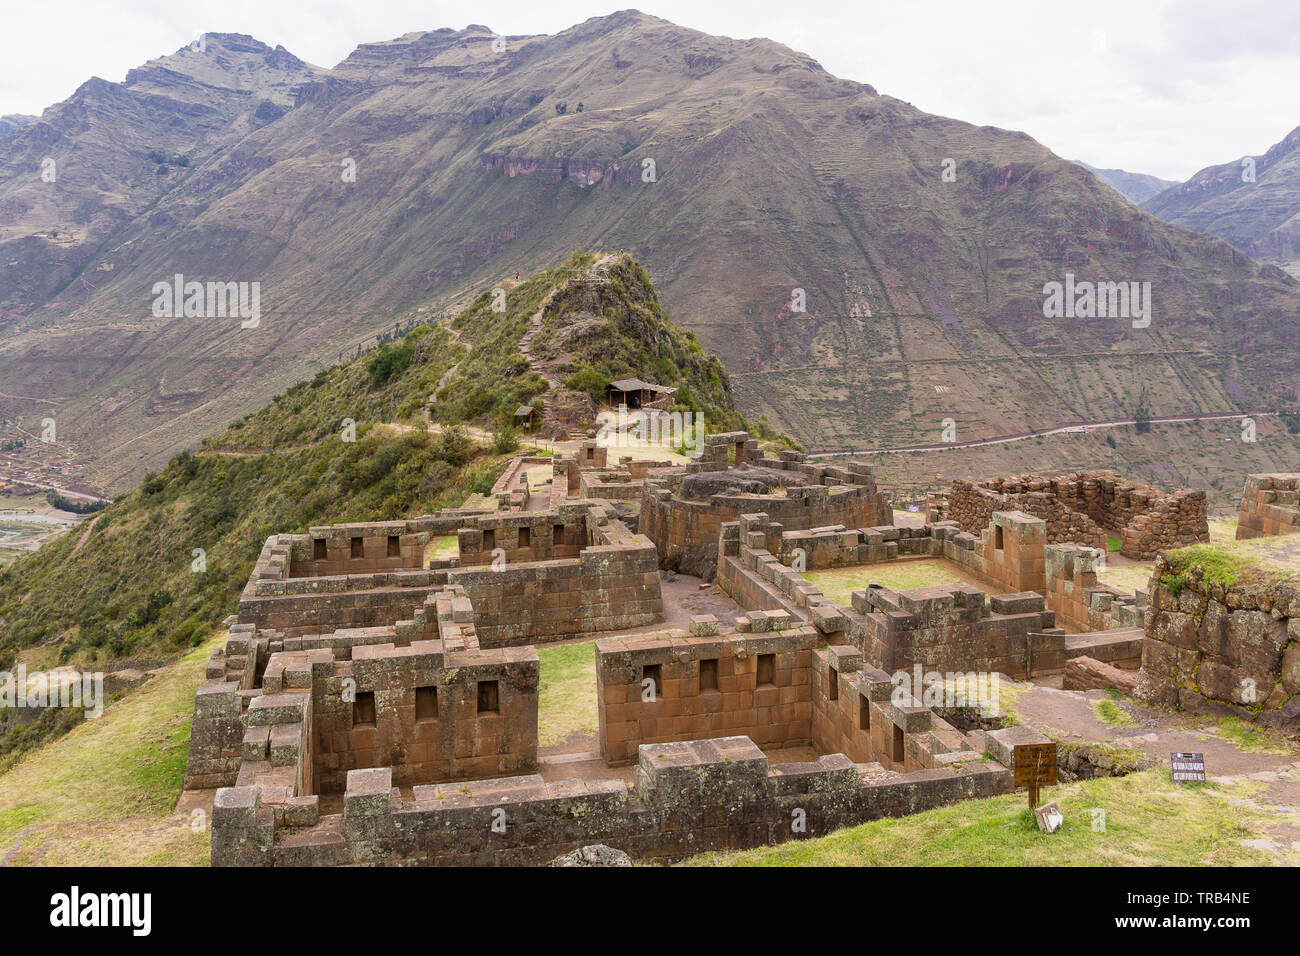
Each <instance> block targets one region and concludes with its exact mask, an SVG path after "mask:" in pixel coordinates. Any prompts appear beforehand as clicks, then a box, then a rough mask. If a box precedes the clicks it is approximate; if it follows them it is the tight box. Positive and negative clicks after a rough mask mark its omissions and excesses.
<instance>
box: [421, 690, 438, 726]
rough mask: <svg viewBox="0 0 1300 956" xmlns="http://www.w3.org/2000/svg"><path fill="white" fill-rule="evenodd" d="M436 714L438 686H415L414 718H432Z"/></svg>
mask: <svg viewBox="0 0 1300 956" xmlns="http://www.w3.org/2000/svg"><path fill="white" fill-rule="evenodd" d="M437 716H438V688H437V687H417V688H416V689H415V719H416V720H433V719H434V718H436V717H437Z"/></svg>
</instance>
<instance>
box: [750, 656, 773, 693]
mask: <svg viewBox="0 0 1300 956" xmlns="http://www.w3.org/2000/svg"><path fill="white" fill-rule="evenodd" d="M754 682H755V684H757V685H758V686H759V687H774V686H776V655H775V654H759V655H758V672H757V675H756V677H755V681H754Z"/></svg>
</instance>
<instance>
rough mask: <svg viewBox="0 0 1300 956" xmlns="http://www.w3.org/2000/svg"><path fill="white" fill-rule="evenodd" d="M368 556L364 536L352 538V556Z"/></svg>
mask: <svg viewBox="0 0 1300 956" xmlns="http://www.w3.org/2000/svg"><path fill="white" fill-rule="evenodd" d="M365 556H366V544H365V540H364V539H363V538H353V539H352V557H354V558H364V557H365Z"/></svg>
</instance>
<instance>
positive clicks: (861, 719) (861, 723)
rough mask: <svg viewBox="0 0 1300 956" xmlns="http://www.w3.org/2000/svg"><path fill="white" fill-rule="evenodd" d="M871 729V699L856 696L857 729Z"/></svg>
mask: <svg viewBox="0 0 1300 956" xmlns="http://www.w3.org/2000/svg"><path fill="white" fill-rule="evenodd" d="M870 729H871V700H870V699H869V698H867V697H859V698H858V730H870Z"/></svg>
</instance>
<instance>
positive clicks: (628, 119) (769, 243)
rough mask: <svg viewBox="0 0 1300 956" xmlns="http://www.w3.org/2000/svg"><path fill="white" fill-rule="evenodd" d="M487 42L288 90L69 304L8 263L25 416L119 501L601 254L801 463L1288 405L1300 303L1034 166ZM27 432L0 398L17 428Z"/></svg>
mask: <svg viewBox="0 0 1300 956" xmlns="http://www.w3.org/2000/svg"><path fill="white" fill-rule="evenodd" d="M494 39H495V38H494V37H493V35H491V34H490V32H488V31H487V29H486V28H478V27H475V28H471V29H467V30H462V31H450V30H442V31H429V32H415V33H411V34H407V35H406V36H404V37H401V38H398V39H396V40H391V41H383V42H379V43H372V44H362V45H360V46H358V48H357V49H356V50H355V51H354V52H353V53H352V54H350V55H349V57H347V58H345V59H344V60H343V61H342V62H341V63H340V64H338V65H337V66H336V67H334V68H333V69H331V70H329V71H319V70H315V69H314V68H313V69H312V70H305V69H304V70H300V71H298V72H297V73H292V74H291V78H292V79H294V80H295V81H296V82H295V83H292V84H288V83H286V84H285V88H286V92H285V95H289V96H291V98H292V100H293V105H292V106H291V107H290V108H288V109H287V110H286V111H285V112H284V113H283V114H282V115H278V116H274V117H271V118H269V119H268V120H267V121H266V122H258V121H256V119H255V113H256V106H253V105H252V104H251V99H252V97H251V96H250V95H248V94H240V96H239V103H240V105H241V106H243V107H244V112H242V113H240V114H239V115H240V116H241V117H242V118H243V119H242V122H243V124H244V125H243V126H242V127H241V129H240V131H239V133H238V134H232V135H230V136H229V137H227V139H221V140H220V143H219V145H215V146H213V145H210V144H208V141H206V140H205V141H204V142H205V150H204V152H203V153H202V155H198V154H197V153H196V155H195V158H194V160H193V161H192V164H191V165H190V166H189V167H176V166H168V167H166V169H167V172H166V173H165V174H164V177H163V178H165V179H168V180H169V181H170V182H171V183H172V185H171V187H170V188H169V189H167V190H158V194H157V195H156V196H154V197H153V198H151V199H150V201H149V203H148V205H147V211H145V210H144V209H142V210H141V211H139V212H132V214H130V215H127V216H124V217H123V218H122V219H121V220H120V221H117V222H115V223H114V224H113V228H112V229H109V230H105V231H106V232H110V233H111V239H105V240H103V241H102V242H101V243H99V244H98V245H96V246H95V247H94V248H93V249H90V248H85V247H84V245H83V244H79V243H77V242H76V231H75V228H74V230H73V235H74V241H73V244H72V245H73V248H71V249H70V251H68V252H67V253H65V260H66V261H65V263H64V266H63V268H64V271H63V272H62V273H61V274H60V276H61V279H64V280H66V281H63V283H62V284H61V285H58V286H57V288H55V289H46V288H44V287H41V285H40V279H41V277H45V276H48V275H50V274H51V273H50V269H49V268H44V267H45V266H47V265H48V263H43V262H42V260H41V256H42V255H49V248H50V247H51V244H52V241H51V240H50V239H49V238H48V237H45V238H41V237H38V236H36V235H35V234H29V235H24V236H17V237H10V238H9V240H8V241H4V242H0V254H5V255H7V256H10V257H14V258H15V259H16V261H18V262H19V263H23V262H24V261H26V260H24V259H23V258H22V257H21V256H19V255H18V254H17V252H18V250H20V249H27V247H28V246H31V247H32V249H33V250H36V251H33V252H30V253H28V259H29V260H30V261H31V262H32V263H34V264H33V265H32V267H31V268H30V269H28V268H24V267H22V266H21V265H20V268H19V273H18V275H19V278H18V281H14V280H12V279H6V280H3V281H0V301H3V302H5V303H6V305H7V306H8V311H7V312H6V313H4V315H5V316H6V318H4V319H0V321H3V322H5V323H6V326H5V327H4V328H3V329H0V336H3V340H0V375H3V376H4V377H5V379H6V381H11V382H13V383H14V387H13V388H6V389H5V391H6V392H11V393H12V394H17V395H32V396H36V397H42V398H47V399H58V400H60V405H59V407H58V414H57V417H58V420H59V422H60V432H61V434H66V435H67V436H68V438H67V440H68V441H69V442H71V443H73V445H74V447H76V448H77V450H78V451H79V452H80V453H81V454H82V456H83V459H84V461H85V462H86V463H87V468H88V473H89V474H90V475H92V476H93V477H95V478H96V479H97V480H98V481H99V482H101V483H102V484H103V485H104V486H107V487H124V486H129V484H130V483H131V481H132V480H134V479H135V478H137V477H138V476H139V475H140V474H141V473H142V471H143V470H144V469H146V468H148V467H149V466H150V464H151V463H153V462H157V461H159V460H161V459H164V458H165V457H166V456H167V455H169V454H172V453H174V452H175V451H177V450H179V449H180V448H183V447H185V446H186V445H187V444H189V443H192V442H193V441H194V440H195V438H197V437H199V436H201V435H204V434H210V433H212V432H214V431H216V430H218V429H219V428H220V427H222V426H223V425H224V424H225V423H226V422H228V421H230V420H231V419H232V418H234V417H237V416H238V415H239V414H242V413H243V412H244V411H246V410H247V409H248V408H250V407H253V406H254V405H255V404H256V403H257V402H258V401H262V400H265V399H266V398H268V397H269V395H270V394H272V393H273V392H274V391H275V390H276V389H277V388H283V387H285V386H286V385H287V384H288V383H289V382H291V381H294V380H297V379H299V378H303V377H308V376H310V375H311V374H313V373H314V371H315V370H316V369H317V368H319V367H321V365H322V364H324V363H325V362H326V361H328V360H329V359H330V358H332V357H333V356H335V355H336V353H337V351H338V350H339V349H340V348H341V347H343V346H346V345H350V344H351V343H355V342H357V341H359V340H362V339H364V338H366V337H367V336H373V334H374V333H375V332H377V331H379V330H381V329H382V328H385V327H390V328H391V327H392V326H393V324H394V323H397V322H404V321H412V320H415V319H420V320H426V319H428V318H429V317H431V316H436V315H438V314H440V313H442V312H444V311H446V310H448V309H451V308H453V307H454V306H456V305H457V304H464V303H465V302H467V301H471V300H472V299H473V298H475V297H476V296H478V295H480V294H481V293H482V292H483V290H484V289H488V288H492V287H493V286H496V285H498V284H500V283H501V281H502V277H504V276H508V275H510V274H513V273H514V272H516V271H519V272H532V271H536V269H538V268H541V267H543V266H544V265H545V264H546V263H548V262H552V261H554V260H555V259H556V257H557V255H558V254H559V251H560V250H568V249H572V248H579V247H587V248H590V247H595V246H600V247H604V248H615V249H617V248H626V249H628V250H629V251H630V252H632V253H633V254H635V255H636V256H637V258H638V259H639V260H641V261H642V262H643V263H644V264H645V265H646V267H647V269H648V270H649V272H650V274H651V276H652V277H653V279H654V280H655V283H656V286H657V287H658V289H659V292H660V296H661V298H662V300H663V302H664V304H665V306H666V307H667V309H668V311H669V312H670V313H671V314H672V315H673V316H674V317H675V318H676V319H677V320H678V321H679V322H681V323H682V324H683V325H685V326H686V327H688V328H690V329H692V330H694V331H695V332H696V333H697V334H698V336H699V338H700V341H701V343H702V344H703V345H704V346H705V347H707V348H709V349H710V350H712V351H714V352H716V353H717V354H719V355H720V356H721V358H722V360H723V362H724V364H725V366H726V367H727V370H728V372H729V374H730V376H731V379H732V385H733V388H734V389H735V392H736V395H737V398H738V401H739V403H740V405H741V408H742V410H743V411H744V413H745V414H746V416H747V417H750V418H752V419H757V418H759V417H760V416H763V415H765V416H767V418H768V419H769V420H771V421H772V422H773V424H774V425H777V426H779V427H782V428H784V429H786V430H787V431H789V432H791V433H792V434H793V435H794V436H795V437H796V438H798V439H800V440H801V441H803V442H804V443H805V444H808V445H810V446H816V447H819V448H825V447H852V446H854V445H856V446H858V447H861V446H862V445H865V444H871V445H880V446H899V445H907V444H916V443H920V442H924V441H927V440H934V439H935V438H936V437H937V435H938V434H939V432H940V430H941V428H942V422H943V421H945V420H947V419H952V420H954V421H955V422H956V423H957V428H958V433H959V436H960V437H962V438H977V437H981V436H983V435H995V434H1004V433H1009V432H1015V431H1022V430H1029V429H1032V428H1036V427H1040V426H1050V425H1053V424H1056V423H1058V422H1061V421H1075V420H1089V419H1091V420H1106V419H1110V418H1126V417H1132V412H1133V409H1134V408H1135V407H1136V405H1137V403H1138V401H1139V399H1140V397H1141V395H1142V394H1144V393H1145V392H1149V393H1150V394H1149V395H1148V398H1149V401H1150V406H1151V407H1150V413H1151V414H1152V415H1157V416H1159V415H1172V414H1179V413H1185V412H1189V411H1214V412H1217V411H1231V410H1234V409H1237V408H1244V407H1253V406H1256V405H1288V406H1289V405H1291V404H1294V399H1295V394H1296V389H1297V387H1298V386H1300V373H1297V371H1296V369H1297V368H1300V362H1297V361H1295V358H1294V356H1295V352H1296V346H1295V342H1296V339H1297V335H1296V333H1297V331H1300V314H1297V306H1296V301H1297V299H1296V292H1297V290H1298V289H1300V287H1298V286H1296V284H1295V282H1294V281H1293V280H1292V279H1290V278H1289V277H1288V276H1286V275H1285V273H1283V272H1282V271H1281V270H1280V269H1276V268H1275V267H1273V266H1269V265H1261V264H1259V263H1256V262H1254V261H1252V260H1251V259H1249V258H1248V257H1247V256H1246V255H1244V254H1242V253H1241V252H1240V251H1238V250H1237V249H1234V248H1233V247H1232V246H1231V245H1229V244H1227V243H1226V242H1223V241H1222V240H1219V239H1214V238H1210V237H1206V236H1203V235H1197V234H1193V233H1190V232H1187V231H1186V230H1183V229H1180V228H1177V227H1174V226H1170V225H1168V224H1166V223H1164V222H1162V221H1160V220H1159V219H1156V218H1154V217H1152V216H1150V215H1149V214H1148V213H1146V212H1144V211H1142V210H1140V209H1138V208H1137V207H1135V206H1133V205H1132V204H1131V203H1129V202H1127V201H1126V200H1124V199H1123V198H1122V197H1120V196H1119V195H1117V194H1116V193H1115V192H1113V191H1112V190H1111V189H1110V188H1109V187H1106V186H1104V185H1103V184H1102V183H1101V182H1100V181H1099V180H1097V179H1096V178H1095V177H1094V176H1093V175H1092V174H1090V173H1088V172H1087V171H1086V170H1084V169H1082V168H1080V167H1079V166H1077V165H1075V164H1073V163H1070V162H1067V161H1065V160H1063V159H1060V158H1059V157H1056V156H1055V155H1054V154H1052V153H1051V152H1050V151H1049V150H1047V149H1046V148H1045V147H1043V146H1041V145H1039V144H1037V143H1036V142H1035V141H1034V140H1032V139H1031V138H1030V137H1029V136H1027V135H1025V134H1023V133H1017V132H1010V131H1002V130H996V129H993V128H991V127H980V126H975V125H973V124H968V123H963V122H960V121H958V120H952V119H946V118H943V117H938V116H931V115H929V114H925V113H922V112H921V111H919V110H916V109H915V108H913V107H911V106H909V105H908V104H906V103H905V102H903V101H901V100H898V99H895V98H893V97H891V96H887V95H883V94H880V93H878V92H877V91H876V90H875V89H874V88H873V87H871V86H869V85H867V84H863V83H858V82H856V81H851V80H843V79H839V78H836V77H834V76H832V75H831V74H829V73H827V72H826V71H825V70H824V69H823V68H822V67H821V66H820V65H819V64H817V63H816V62H815V61H814V60H812V59H811V58H810V57H808V56H807V55H805V54H802V53H798V52H796V51H792V50H790V49H789V48H788V47H784V46H782V45H780V44H777V43H773V42H772V41H769V40H763V39H750V40H733V39H730V38H726V37H710V36H706V35H704V34H701V33H698V32H696V31H692V30H687V29H684V28H680V27H676V26H675V25H673V24H671V23H669V22H668V21H664V20H659V19H657V18H653V17H648V16H646V15H644V14H639V13H635V12H630V11H623V12H621V13H619V14H615V15H612V16H610V17H605V18H593V19H591V20H588V21H586V22H584V23H582V24H578V25H576V26H574V27H571V28H569V29H568V30H565V31H561V32H560V33H557V34H554V35H551V36H545V37H525V38H518V39H516V38H505V47H504V49H502V50H501V51H500V52H497V50H495V49H494V48H493V44H494ZM208 42H209V50H210V51H214V52H215V53H216V55H217V56H219V57H220V56H225V57H227V58H231V57H234V58H235V59H234V62H235V63H236V64H237V63H239V62H244V60H240V59H239V57H238V56H236V54H235V53H233V52H230V51H226V50H225V48H224V43H225V41H223V40H222V39H221V36H220V35H209V38H208ZM231 42H232V43H233V42H235V41H231ZM240 42H243V41H240ZM497 45H498V47H499V46H500V44H499V43H498V44H497ZM268 49H269V48H268ZM192 53H193V51H189V52H187V51H184V50H183V51H181V53H180V54H179V55H180V56H182V57H185V59H186V61H189V60H190V59H192V57H191V54H192ZM251 55H252V54H240V56H242V57H248V56H251ZM257 55H259V56H263V57H265V56H267V55H268V54H266V53H259V54H257ZM299 62H300V61H299ZM193 69H195V70H196V71H197V70H198V69H199V66H198V65H196V66H194V67H193ZM298 73H301V74H302V75H298ZM159 75H161V74H159ZM228 82H234V81H233V80H232V81H228ZM195 89H198V87H196V86H192V85H187V86H186V90H187V91H189V92H192V91H193V90H195ZM178 95H179V94H178ZM579 106H581V111H579ZM227 131H228V130H227ZM17 136H18V137H19V138H21V137H22V136H23V134H22V133H21V132H20V133H19V134H17ZM144 138H145V137H144V136H143V134H142V136H141V139H144ZM14 139H15V137H14V136H11V137H7V138H6V139H5V140H3V141H0V143H3V144H8V145H0V209H3V208H4V205H3V204H4V203H5V202H6V201H10V202H12V201H14V199H13V195H12V192H11V191H12V189H13V188H14V187H13V185H12V179H11V178H8V177H6V175H5V174H4V173H3V170H6V169H8V170H12V169H13V165H12V151H13V149H14V147H13V146H12V141H13V140H14ZM227 140H229V141H227ZM212 142H213V143H216V142H217V141H216V140H214V141H212ZM143 145H144V142H140V143H138V145H137V149H139V148H140V147H143ZM164 152H166V150H164ZM137 157H138V153H136V154H132V156H131V157H130V160H131V161H132V162H136V163H138V158H137ZM349 160H350V161H351V162H352V163H353V167H352V168H353V170H354V172H355V179H354V180H353V181H350V182H349V181H347V180H346V179H345V178H344V176H343V174H344V172H346V164H347V162H348V161H349ZM647 160H650V161H651V165H647V164H646V161H647ZM29 162H30V159H29ZM950 167H951V170H952V171H953V174H954V175H953V178H952V179H951V180H948V179H946V178H945V174H946V171H947V170H948V169H949V168H950ZM28 168H29V169H30V168H31V167H30V166H29V167H28ZM25 188H26V189H27V190H28V191H30V189H31V188H32V184H30V183H29V184H27V186H26V187H25ZM105 215H107V214H105ZM47 228H48V227H47ZM0 238H3V237H0ZM54 245H56V246H57V243H54ZM38 266H40V268H38ZM175 273H183V274H185V275H186V276H191V275H192V276H194V277H195V278H200V277H201V278H204V279H212V278H220V279H245V280H250V281H260V282H261V284H262V287H263V303H264V315H263V317H262V325H261V329H260V330H259V331H258V333H257V335H252V336H250V335H247V334H245V333H243V332H240V331H238V330H237V328H235V327H234V325H232V324H224V325H223V324H221V323H207V322H199V323H195V322H190V323H179V322H171V323H170V324H167V323H157V322H154V321H152V320H151V319H150V318H149V317H148V316H147V315H142V313H145V312H146V310H147V303H148V301H149V296H148V289H149V287H150V285H151V284H152V283H154V282H156V281H159V280H160V279H168V278H170V277H171V276H172V275H173V274H175ZM1067 273H1069V274H1071V275H1075V276H1076V277H1077V278H1079V279H1081V280H1085V279H1086V280H1090V281H1139V282H1140V281H1150V282H1152V284H1153V288H1154V289H1155V295H1156V302H1157V305H1156V307H1155V309H1156V311H1155V320H1154V321H1153V323H1152V326H1151V328H1149V329H1135V328H1134V327H1133V326H1132V324H1131V322H1130V321H1128V320H1127V319H1125V318H1120V319H1108V320H1096V319H1094V320H1086V321H1072V322H1065V321H1061V320H1047V319H1044V317H1043V299H1044V292H1043V289H1044V285H1045V283H1048V282H1054V281H1055V282H1060V281H1063V280H1064V278H1065V275H1066V274H1067ZM24 277H25V278H24ZM70 289H76V290H77V294H76V295H75V296H74V295H72V294H70V292H69V290H70ZM800 291H801V292H802V300H801V301H800V296H799V294H798V293H799V292H800ZM801 308H802V311H800V309H801ZM85 316H90V317H92V319H91V322H90V323H89V325H87V323H86V322H85V321H84V320H83V317H85ZM88 329H93V332H94V335H95V337H96V340H97V343H99V345H100V346H101V347H102V350H103V352H104V353H105V357H104V358H99V357H93V356H90V355H88V354H86V350H85V349H84V348H83V347H82V346H81V342H82V339H83V336H84V335H85V334H86V332H87V331H88ZM38 413H45V414H48V409H45V408H38V407H35V406H34V405H32V404H31V403H23V402H21V401H17V400H14V399H4V398H0V415H4V416H5V417H18V418H22V419H25V420H28V421H33V420H35V416H36V415H37V414H38Z"/></svg>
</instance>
